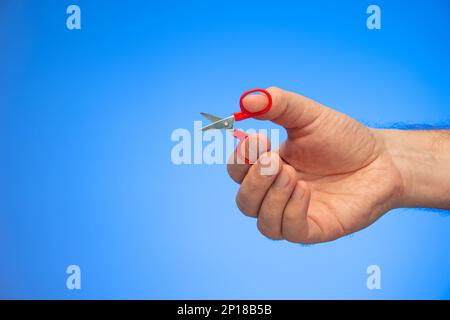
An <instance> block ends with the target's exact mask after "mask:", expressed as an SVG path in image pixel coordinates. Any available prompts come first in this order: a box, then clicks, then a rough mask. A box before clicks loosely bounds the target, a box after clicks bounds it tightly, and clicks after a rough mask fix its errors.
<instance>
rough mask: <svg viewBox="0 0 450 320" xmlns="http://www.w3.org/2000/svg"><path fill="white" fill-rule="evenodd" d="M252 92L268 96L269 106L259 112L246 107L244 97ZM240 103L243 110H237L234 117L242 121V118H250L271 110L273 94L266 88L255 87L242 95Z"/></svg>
mask: <svg viewBox="0 0 450 320" xmlns="http://www.w3.org/2000/svg"><path fill="white" fill-rule="evenodd" d="M252 93H262V94H264V95H265V96H266V97H267V100H268V101H267V106H266V107H265V108H264V109H263V110H261V111H258V112H250V111H248V110H247V109H245V106H244V98H245V97H246V96H248V95H250V94H252ZM239 104H240V106H241V112H236V113H235V114H234V119H235V120H236V121H241V120H245V119H248V118H253V117H256V116H260V115H262V114H265V113H267V112H269V110H270V108H272V96H271V95H270V93H269V92H268V91H267V90H264V89H253V90H249V91H247V92H245V93H244V94H243V95H242V96H241V99H240V100H239Z"/></svg>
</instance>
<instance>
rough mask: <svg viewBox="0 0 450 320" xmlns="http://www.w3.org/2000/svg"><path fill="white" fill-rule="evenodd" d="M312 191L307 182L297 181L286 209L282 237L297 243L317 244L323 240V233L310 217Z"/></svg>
mask: <svg viewBox="0 0 450 320" xmlns="http://www.w3.org/2000/svg"><path fill="white" fill-rule="evenodd" d="M310 199H311V191H310V189H309V187H308V185H307V184H306V183H305V182H302V181H297V182H296V184H295V188H294V191H293V192H292V195H291V197H290V199H289V201H288V203H287V205H286V208H285V209H284V214H283V222H282V227H281V230H282V236H283V238H284V239H286V240H288V241H290V242H295V243H317V242H321V241H322V240H321V239H322V236H323V234H322V231H321V229H320V227H319V225H318V224H317V223H316V222H315V220H314V219H313V218H312V217H311V215H308V207H309V202H310Z"/></svg>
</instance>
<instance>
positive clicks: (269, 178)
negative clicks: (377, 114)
mask: <svg viewBox="0 0 450 320" xmlns="http://www.w3.org/2000/svg"><path fill="white" fill-rule="evenodd" d="M268 91H269V92H270V94H271V95H272V98H273V105H272V108H271V110H270V111H269V112H268V113H267V114H265V115H262V116H259V117H257V119H259V120H271V121H273V122H275V123H277V124H279V125H281V126H283V127H284V128H285V129H286V130H287V134H288V139H287V140H286V141H285V142H284V143H283V144H282V145H281V146H280V149H279V150H278V151H276V152H275V151H274V152H270V151H269V152H265V153H262V154H261V155H260V157H259V159H258V161H256V163H255V164H253V165H247V164H233V163H230V164H229V165H228V171H229V174H230V176H231V178H232V179H233V180H235V181H236V182H238V183H240V184H241V186H240V189H239V192H238V194H237V197H236V203H237V205H238V207H239V209H240V210H241V211H242V212H243V213H244V214H245V215H247V216H251V217H255V218H257V219H258V228H259V230H260V231H261V233H263V234H264V235H265V236H267V237H269V238H271V239H286V240H288V241H291V242H296V243H318V242H325V241H330V240H334V239H337V238H339V237H342V236H344V235H346V234H349V233H352V232H355V231H357V230H360V229H362V228H364V227H366V226H368V225H370V224H371V223H373V222H374V221H375V220H377V219H378V218H379V217H380V216H382V215H383V214H384V213H385V212H387V211H388V210H390V209H392V208H396V207H400V206H409V205H415V204H416V203H415V202H414V200H411V198H416V199H417V197H416V196H413V195H411V194H412V193H413V191H411V190H405V184H413V180H414V181H415V180H417V179H414V178H413V177H414V175H413V174H411V173H410V172H409V171H407V170H405V171H402V170H400V169H399V167H404V168H411V167H414V165H413V164H408V163H407V160H405V159H406V158H408V157H407V156H403V155H404V154H406V151H405V153H401V152H400V151H398V150H397V149H398V148H401V145H402V143H403V142H402V139H403V137H402V136H400V135H395V134H394V133H392V132H389V131H382V130H375V129H370V128H368V127H366V126H364V125H362V124H361V123H359V122H357V121H355V120H354V119H352V118H350V117H348V116H346V115H344V114H342V113H340V112H337V111H335V110H332V109H330V108H327V107H325V106H323V105H321V104H319V103H317V102H314V101H312V100H310V99H308V98H305V97H303V96H300V95H298V94H295V93H292V92H288V91H284V90H282V89H279V88H275V87H272V88H269V89H268ZM266 103H267V98H266V97H265V96H263V95H252V96H248V97H247V98H245V100H244V104H245V106H246V108H247V109H248V110H249V111H252V112H256V111H259V110H262V109H263V108H264V106H265V104H266ZM393 136H394V137H393ZM250 139H266V138H264V137H261V136H259V137H258V136H252V137H250ZM386 140H389V141H386ZM248 142H249V141H247V142H246V143H248ZM425 144H426V143H425ZM410 149H412V148H410ZM395 150H397V151H395ZM393 154H395V155H396V156H394V155H393ZM397 155H398V156H397ZM232 157H234V158H235V157H236V154H235V155H233V156H232ZM449 159H450V157H449ZM268 161H270V162H271V163H272V164H277V163H278V164H279V166H278V170H277V172H275V174H272V175H266V174H262V170H261V169H262V166H263V164H264V163H266V164H267V162H268ZM430 161H431V160H430ZM449 163H450V162H449ZM430 166H431V167H432V166H433V165H432V163H431V162H430ZM431 169H432V168H431ZM415 189H417V188H415ZM448 190H450V189H448ZM407 195H408V196H407ZM449 198H450V197H449ZM406 199H408V201H409V202H408V203H407V200H406ZM446 205H448V204H447V203H445V205H441V207H445V206H446Z"/></svg>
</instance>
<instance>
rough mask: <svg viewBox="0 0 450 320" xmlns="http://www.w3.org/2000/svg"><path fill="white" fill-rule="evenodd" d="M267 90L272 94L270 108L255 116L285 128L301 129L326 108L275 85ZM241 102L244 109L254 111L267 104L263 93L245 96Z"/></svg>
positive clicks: (261, 108)
mask: <svg viewBox="0 0 450 320" xmlns="http://www.w3.org/2000/svg"><path fill="white" fill-rule="evenodd" d="M267 91H268V92H269V93H270V95H271V96H272V108H270V110H269V111H268V112H267V113H265V114H263V115H260V116H257V117H255V118H256V119H258V120H271V121H273V122H274V123H276V124H279V125H281V126H283V127H285V128H286V129H302V128H304V127H306V126H307V125H309V124H311V123H313V122H314V121H315V120H316V119H317V118H318V117H319V116H320V114H321V113H322V112H323V111H324V110H326V109H328V108H326V107H324V106H323V105H321V104H319V103H317V102H315V101H313V100H311V99H308V98H306V97H303V96H301V95H299V94H296V93H293V92H289V91H286V90H283V89H280V88H277V87H270V88H268V89H267ZM242 103H243V105H244V107H245V109H247V110H248V111H249V112H253V113H254V112H258V111H261V110H263V109H264V108H265V106H267V103H268V99H267V97H266V96H265V95H263V94H254V95H248V96H246V97H245V98H244V100H243V102H242Z"/></svg>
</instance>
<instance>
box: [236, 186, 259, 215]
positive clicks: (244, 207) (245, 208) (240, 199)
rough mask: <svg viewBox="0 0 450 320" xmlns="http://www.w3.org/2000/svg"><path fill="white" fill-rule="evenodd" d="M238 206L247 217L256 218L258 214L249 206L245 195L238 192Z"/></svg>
mask: <svg viewBox="0 0 450 320" xmlns="http://www.w3.org/2000/svg"><path fill="white" fill-rule="evenodd" d="M236 205H237V207H238V209H239V210H240V211H241V212H242V213H243V214H244V215H246V216H247V217H256V216H257V213H255V212H253V210H251V208H249V206H248V201H247V200H246V199H245V195H243V194H242V192H238V194H237V196H236Z"/></svg>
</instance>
